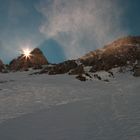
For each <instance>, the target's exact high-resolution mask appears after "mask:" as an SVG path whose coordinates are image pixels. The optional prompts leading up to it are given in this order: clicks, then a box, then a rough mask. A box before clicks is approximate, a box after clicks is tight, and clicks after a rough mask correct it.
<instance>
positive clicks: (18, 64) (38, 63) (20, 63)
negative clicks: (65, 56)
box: [9, 48, 48, 71]
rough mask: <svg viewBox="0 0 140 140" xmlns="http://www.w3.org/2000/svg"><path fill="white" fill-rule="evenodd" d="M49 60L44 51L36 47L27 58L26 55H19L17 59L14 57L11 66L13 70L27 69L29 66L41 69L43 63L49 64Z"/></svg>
mask: <svg viewBox="0 0 140 140" xmlns="http://www.w3.org/2000/svg"><path fill="white" fill-rule="evenodd" d="M47 64H48V61H47V59H46V58H45V56H44V55H43V53H42V51H41V50H40V49H38V48H35V49H34V50H33V51H32V52H31V53H30V57H28V58H26V57H25V56H24V55H21V56H19V57H18V58H17V59H13V60H12V61H11V62H10V64H9V68H10V70H13V71H18V70H20V71H25V70H28V68H34V69H39V68H41V67H42V65H47Z"/></svg>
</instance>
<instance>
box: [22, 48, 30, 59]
mask: <svg viewBox="0 0 140 140" xmlns="http://www.w3.org/2000/svg"><path fill="white" fill-rule="evenodd" d="M22 53H23V56H24V57H25V58H26V59H27V58H30V57H31V50H30V49H29V48H25V49H23V50H22Z"/></svg>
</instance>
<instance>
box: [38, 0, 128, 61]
mask: <svg viewBox="0 0 140 140" xmlns="http://www.w3.org/2000/svg"><path fill="white" fill-rule="evenodd" d="M37 9H38V11H39V12H40V13H41V14H42V15H43V16H44V21H43V22H42V25H41V26H40V29H39V30H40V32H41V33H43V34H44V35H45V37H46V38H47V39H48V38H53V39H55V40H56V41H58V42H59V43H60V44H61V45H62V47H63V49H64V51H65V54H66V56H67V58H68V59H71V58H77V57H79V56H80V55H83V54H84V53H86V52H88V51H91V50H94V49H96V48H99V47H103V45H105V44H106V43H108V42H110V41H112V40H113V39H116V38H117V37H120V36H123V35H126V34H127V32H126V31H124V30H123V27H122V25H121V21H122V20H121V19H122V14H123V10H122V8H121V7H120V5H119V3H117V1H112V0H47V1H46V2H44V1H43V2H42V3H40V5H39V6H38V8H37Z"/></svg>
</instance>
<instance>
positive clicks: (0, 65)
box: [0, 60, 4, 72]
mask: <svg viewBox="0 0 140 140" xmlns="http://www.w3.org/2000/svg"><path fill="white" fill-rule="evenodd" d="M3 69H4V64H3V62H2V61H1V60H0V72H2V71H3Z"/></svg>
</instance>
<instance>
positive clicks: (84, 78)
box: [76, 74, 87, 82]
mask: <svg viewBox="0 0 140 140" xmlns="http://www.w3.org/2000/svg"><path fill="white" fill-rule="evenodd" d="M76 79H78V80H80V81H83V82H84V81H86V80H87V79H86V77H85V76H83V75H81V74H80V75H78V76H76Z"/></svg>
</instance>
